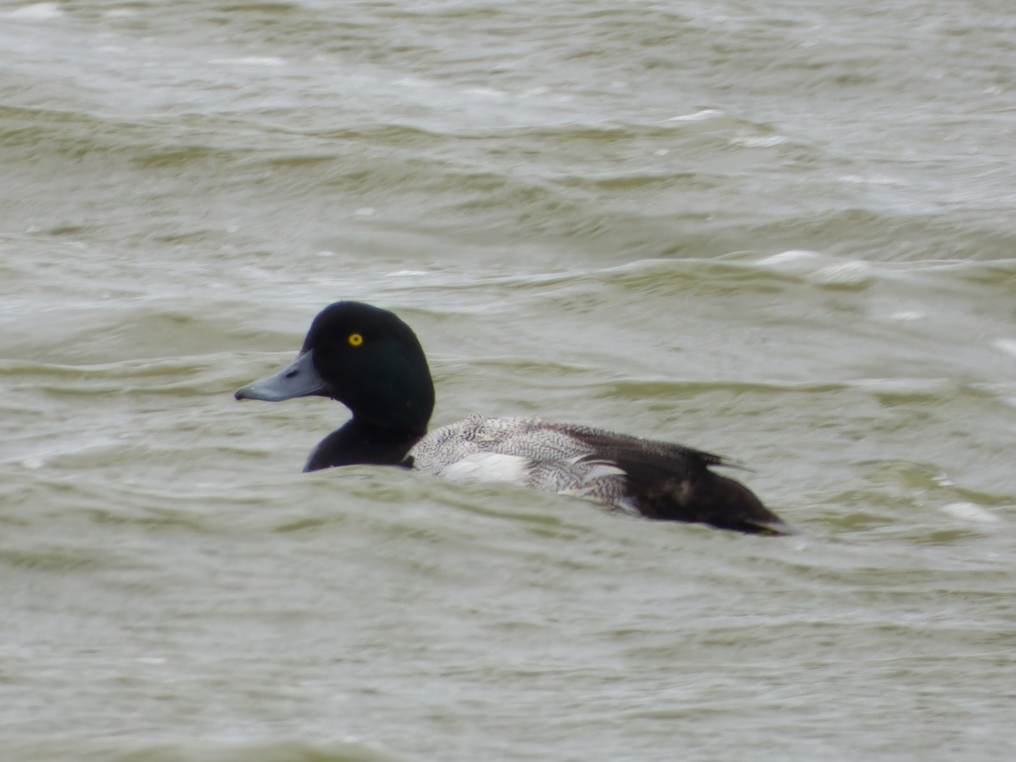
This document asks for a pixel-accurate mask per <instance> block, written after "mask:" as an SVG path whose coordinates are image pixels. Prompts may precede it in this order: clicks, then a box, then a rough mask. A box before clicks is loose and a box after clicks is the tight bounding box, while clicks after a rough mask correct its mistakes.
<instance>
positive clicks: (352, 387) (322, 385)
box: [235, 302, 434, 434]
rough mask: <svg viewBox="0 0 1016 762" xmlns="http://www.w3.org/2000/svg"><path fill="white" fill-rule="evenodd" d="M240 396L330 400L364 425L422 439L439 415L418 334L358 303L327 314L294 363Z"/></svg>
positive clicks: (386, 314) (333, 308) (394, 318)
mask: <svg viewBox="0 0 1016 762" xmlns="http://www.w3.org/2000/svg"><path fill="white" fill-rule="evenodd" d="M235 396H236V398H237V399H238V400H239V399H260V400H268V401H272V402H274V401H278V400H285V399H292V398H294V397H308V396H320V397H331V398H332V399H336V400H338V401H339V402H341V403H342V404H344V405H345V406H346V407H348V408H349V409H350V410H351V411H352V413H353V419H354V420H355V421H358V422H360V423H362V424H369V425H370V426H381V427H384V428H389V429H396V430H401V431H407V432H414V433H418V434H423V433H424V432H425V431H426V430H427V423H428V421H429V420H430V415H431V412H433V410H434V383H433V381H432V380H431V377H430V368H429V367H428V366H427V358H426V356H425V355H424V353H423V348H422V347H421V346H420V341H419V339H417V338H416V334H415V333H413V331H412V329H411V328H410V327H409V326H408V325H406V324H405V323H403V322H402V321H401V320H400V319H399V318H398V317H397V316H396V315H395V314H394V313H392V312H389V311H388V310H382V309H379V308H377V307H372V306H371V305H369V304H361V303H360V302H336V303H335V304H332V305H329V306H328V307H325V308H324V309H323V310H322V311H321V312H320V313H319V314H318V316H317V317H316V318H314V322H313V323H312V324H311V327H310V331H308V332H307V338H306V339H304V342H303V349H301V350H300V355H299V357H298V358H297V359H296V361H295V362H293V363H292V364H291V365H289V366H287V367H286V368H283V369H282V371H280V372H279V373H278V374H276V375H275V376H272V377H270V378H266V379H263V380H261V381H257V382H255V383H253V384H251V385H250V386H246V387H244V388H243V389H240V390H239V391H237V392H236V395H235Z"/></svg>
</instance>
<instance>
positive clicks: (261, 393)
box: [233, 350, 328, 402]
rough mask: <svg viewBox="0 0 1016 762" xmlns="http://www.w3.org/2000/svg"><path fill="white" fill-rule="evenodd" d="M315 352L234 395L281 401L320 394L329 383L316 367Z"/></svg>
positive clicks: (244, 398)
mask: <svg viewBox="0 0 1016 762" xmlns="http://www.w3.org/2000/svg"><path fill="white" fill-rule="evenodd" d="M313 354H314V350H311V351H310V352H307V353H305V354H302V355H300V356H299V357H297V358H296V359H295V360H294V361H293V362H291V363H290V364H289V365H287V366H286V367H285V368H283V369H282V370H280V371H279V372H278V373H276V374H275V375H274V376H269V377H268V378H262V379H261V380H260V381H255V382H254V383H253V384H251V385H250V386H245V387H243V389H237V390H236V393H235V394H234V395H233V396H234V397H236V398H237V399H238V400H264V401H266V402H281V401H282V400H291V399H293V398H294V397H309V396H311V395H314V394H320V393H321V392H322V391H323V390H324V389H325V387H326V386H327V385H328V384H327V383H326V382H325V380H324V379H323V378H321V376H320V375H319V374H318V372H317V370H316V369H315V368H314V359H313Z"/></svg>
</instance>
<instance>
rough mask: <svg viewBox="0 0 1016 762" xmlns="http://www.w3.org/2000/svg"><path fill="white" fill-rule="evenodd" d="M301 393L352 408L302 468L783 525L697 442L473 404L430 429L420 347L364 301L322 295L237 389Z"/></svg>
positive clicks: (241, 395) (255, 394)
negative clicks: (501, 414) (410, 474)
mask: <svg viewBox="0 0 1016 762" xmlns="http://www.w3.org/2000/svg"><path fill="white" fill-rule="evenodd" d="M310 396H318V397H330V398H331V399H334V400H338V401H339V402H341V403H342V404H344V405H345V406H346V407H348V408H349V409H350V411H352V413H353V417H352V418H351V419H350V420H349V421H348V422H347V423H346V425H345V426H343V427H342V428H341V429H339V430H338V431H335V432H333V433H331V434H329V435H328V436H327V437H325V438H324V440H322V441H321V443H320V444H318V446H317V447H316V448H314V451H313V452H312V453H311V455H310V457H309V458H308V460H307V464H306V466H305V467H304V471H317V470H318V469H322V468H330V467H332V466H347V465H353V464H378V465H392V466H402V467H404V468H411V469H413V470H415V471H420V472H422V473H427V474H435V475H437V476H441V477H445V478H449V479H478V480H489V481H508V482H513V483H516V484H522V485H525V486H528V487H532V488H534V489H539V490H544V491H547V492H557V493H560V494H565V495H575V496H577V497H582V498H586V499H589V500H594V501H596V502H599V503H603V504H607V505H612V506H614V507H616V508H619V509H622V510H625V511H628V512H633V513H637V514H641V515H642V516H646V517H648V518H651V519H662V520H669V521H686V522H699V523H703V524H709V525H711V526H714V527H718V528H720V529H733V530H738V531H741V532H746V533H752V534H775V535H780V534H789V533H791V531H792V530H791V529H790V527H789V526H787V525H786V524H785V523H783V521H781V520H780V518H779V517H778V516H777V515H776V514H774V513H772V512H771V511H769V510H768V509H766V508H765V507H764V506H763V505H762V503H761V502H760V501H759V499H758V498H757V497H755V495H754V494H753V493H752V492H751V491H750V490H749V489H748V488H747V487H745V486H744V485H742V484H740V483H739V482H736V481H734V480H733V479H728V478H726V477H724V476H720V475H719V474H716V473H713V472H712V471H711V470H710V468H709V467H710V466H736V464H735V463H732V462H730V461H728V460H726V459H724V458H722V457H720V456H718V455H712V454H710V453H707V452H702V451H700V450H692V449H690V448H687V447H682V446H680V445H675V444H670V443H668V442H657V441H653V440H650V439H640V438H637V437H631V436H626V435H623V434H614V433H612V432H609V431H603V430H600V429H594V428H587V427H585V426H574V425H571V424H559V423H550V422H548V421H543V420H540V419H532V418H485V417H483V416H479V415H473V416H470V417H469V418H466V419H464V420H462V421H459V422H457V423H452V424H450V425H448V426H444V427H442V428H440V429H437V430H436V431H433V432H431V433H430V434H428V433H427V424H428V423H429V421H430V416H431V412H432V411H433V409H434V383H433V381H432V379H431V375H430V368H429V367H428V365H427V358H426V356H425V355H424V353H423V347H421V346H420V341H419V339H417V338H416V334H415V333H413V330H412V329H411V328H410V327H409V326H408V325H406V324H405V323H404V322H402V320H400V319H399V318H398V317H397V316H396V315H395V314H394V313H392V312H389V311H387V310H383V309H379V308H378V307H373V306H371V305H369V304H361V303H359V302H348V301H344V302H336V303H335V304H332V305H330V306H328V307H326V308H325V309H324V310H322V311H321V312H320V313H319V314H318V316H317V317H316V318H314V322H313V323H312V324H311V327H310V331H309V332H308V333H307V338H306V339H305V340H304V342H303V349H301V350H300V354H299V356H298V357H297V358H296V360H295V361H294V362H292V363H291V364H290V365H288V366H287V367H285V368H283V369H282V370H281V371H280V372H279V373H278V374H276V375H274V376H271V377H269V378H265V379H262V380H261V381H256V382H255V383H253V384H251V385H250V386H245V387H244V388H242V389H240V390H238V391H237V392H236V394H235V397H236V399H238V400H244V399H252V400H267V401H269V402H277V401H280V400H288V399H293V398H294V397H310Z"/></svg>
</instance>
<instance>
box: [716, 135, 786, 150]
mask: <svg viewBox="0 0 1016 762" xmlns="http://www.w3.org/2000/svg"><path fill="white" fill-rule="evenodd" d="M786 142H787V139H786V138H785V137H782V136H780V135H770V136H769V137H765V138H734V139H733V140H731V141H730V145H732V146H740V147H741V148H773V147H774V146H778V145H782V144H784V143H786Z"/></svg>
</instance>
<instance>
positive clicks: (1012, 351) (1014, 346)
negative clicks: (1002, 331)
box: [991, 339, 1016, 357]
mask: <svg viewBox="0 0 1016 762" xmlns="http://www.w3.org/2000/svg"><path fill="white" fill-rule="evenodd" d="M991 344H992V346H993V347H995V349H998V350H1000V351H1002V352H1005V353H1006V354H1007V355H1012V356H1013V357H1016V339H995V341H993V342H992V343H991Z"/></svg>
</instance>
